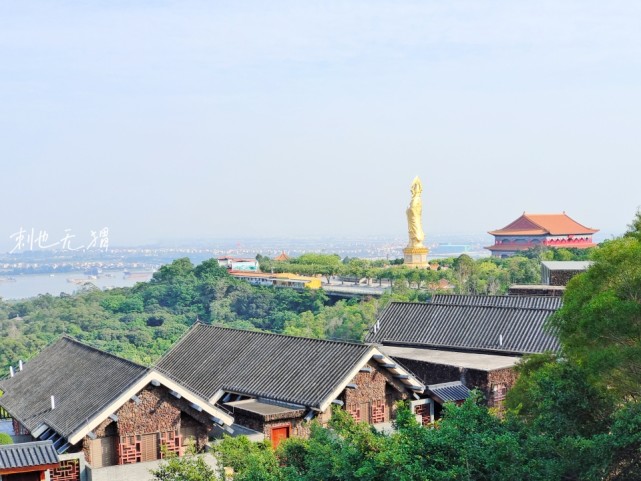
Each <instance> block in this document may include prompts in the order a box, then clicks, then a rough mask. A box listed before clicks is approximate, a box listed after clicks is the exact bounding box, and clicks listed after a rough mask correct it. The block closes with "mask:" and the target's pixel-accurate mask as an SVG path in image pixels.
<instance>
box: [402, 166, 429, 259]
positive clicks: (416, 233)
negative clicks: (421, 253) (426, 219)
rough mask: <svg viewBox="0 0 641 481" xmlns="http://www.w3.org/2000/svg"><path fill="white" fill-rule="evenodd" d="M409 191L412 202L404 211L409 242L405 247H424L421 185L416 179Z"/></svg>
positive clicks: (416, 178) (415, 178)
mask: <svg viewBox="0 0 641 481" xmlns="http://www.w3.org/2000/svg"><path fill="white" fill-rule="evenodd" d="M410 191H411V192H412V200H411V201H410V206H409V207H408V208H407V210H406V211H405V213H406V214H407V231H408V233H409V236H410V242H409V244H407V247H424V246H423V240H424V239H425V233H424V232H423V225H422V221H421V216H422V215H423V202H422V201H421V193H422V192H423V185H422V184H421V180H420V179H419V178H418V177H414V181H413V182H412V186H411V187H410Z"/></svg>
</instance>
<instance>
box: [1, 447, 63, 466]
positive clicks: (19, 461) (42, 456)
mask: <svg viewBox="0 0 641 481" xmlns="http://www.w3.org/2000/svg"><path fill="white" fill-rule="evenodd" d="M59 462H60V460H59V458H58V453H57V452H56V450H55V449H54V447H53V443H52V442H51V441H37V442H32V443H20V444H9V445H6V446H0V473H1V472H2V471H3V470H8V469H13V468H29V467H33V468H37V467H38V466H46V465H51V464H58V463H59Z"/></svg>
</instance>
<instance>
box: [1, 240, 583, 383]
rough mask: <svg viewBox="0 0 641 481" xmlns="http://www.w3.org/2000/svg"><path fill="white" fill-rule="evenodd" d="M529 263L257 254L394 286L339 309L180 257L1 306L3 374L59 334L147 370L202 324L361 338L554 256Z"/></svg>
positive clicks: (313, 294)
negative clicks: (392, 312) (422, 305)
mask: <svg viewBox="0 0 641 481" xmlns="http://www.w3.org/2000/svg"><path fill="white" fill-rule="evenodd" d="M561 251H562V250H560V251H555V252H557V253H558V252H561ZM555 255H558V254H555ZM564 255H565V254H564ZM567 255H574V254H573V253H570V252H569V251H568V252H567ZM567 255H565V257H567ZM528 256H529V257H521V256H519V257H513V258H510V259H497V258H486V259H479V260H473V259H471V258H470V257H469V256H467V255H462V256H460V257H458V258H452V259H441V260H439V261H438V263H437V264H433V266H432V267H433V269H429V270H418V269H408V268H407V267H404V266H403V265H402V264H401V263H399V262H391V263H389V264H386V263H385V262H384V261H382V260H379V261H370V260H365V259H348V258H346V259H341V258H340V257H339V256H337V255H327V254H304V255H302V256H300V257H298V258H295V259H290V260H289V261H287V262H276V261H273V260H270V259H268V258H265V257H262V256H258V257H259V261H260V262H261V265H262V267H263V268H264V269H265V270H274V271H288V272H294V273H301V274H307V275H321V276H330V277H331V276H336V275H338V276H342V277H341V278H342V279H347V280H346V282H367V283H370V284H373V283H376V282H379V283H381V282H382V281H383V280H391V281H392V283H393V288H392V292H391V293H389V294H386V295H384V296H383V297H382V298H379V299H368V300H365V301H361V302H359V301H357V300H350V301H346V300H342V301H338V302H336V301H335V300H332V299H329V298H328V297H327V296H326V295H325V294H324V293H323V292H322V291H313V290H305V291H296V290H290V289H277V288H267V287H253V286H251V285H249V284H247V283H246V282H244V281H242V280H238V279H234V278H233V277H231V276H229V275H228V274H227V272H226V270H225V269H223V268H221V267H219V266H218V264H217V262H216V260H215V259H210V260H207V261H204V262H202V263H201V264H199V265H197V266H194V265H193V264H192V263H191V262H190V261H189V259H186V258H183V259H177V260H175V261H173V262H172V263H170V264H167V265H165V266H163V267H161V269H160V270H159V271H158V272H156V273H155V274H154V276H153V278H152V279H151V281H150V282H147V283H139V284H137V285H136V286H135V287H132V288H122V289H114V290H110V291H105V292H102V291H99V290H86V291H83V292H80V293H78V294H75V295H73V296H69V295H62V296H59V297H56V296H51V295H41V296H38V297H36V298H33V299H28V300H22V301H18V302H15V301H14V302H6V301H2V300H0V369H1V370H2V371H0V372H7V369H8V366H9V365H14V366H15V365H16V364H17V362H18V360H20V359H22V360H27V359H29V358H30V357H32V356H33V355H35V354H36V353H38V352H39V351H40V350H42V349H43V348H44V347H45V346H46V345H48V344H49V343H51V342H52V341H54V340H55V339H57V338H58V337H59V336H60V335H62V334H67V335H70V336H73V337H75V338H76V339H79V340H81V341H84V342H87V343H89V344H91V345H93V346H96V347H99V348H102V349H105V350H107V351H109V352H112V353H114V354H117V355H120V356H123V357H126V358H129V359H132V360H134V361H138V362H141V363H143V364H148V363H151V362H153V361H154V360H155V359H157V358H158V357H159V356H160V355H162V354H163V353H164V352H166V351H167V350H168V349H169V348H170V346H171V345H172V344H173V343H174V342H175V341H176V339H178V338H179V337H180V336H181V335H182V334H183V333H184V332H185V331H186V330H187V329H188V328H189V326H190V325H192V324H193V323H194V322H195V321H196V320H197V319H199V320H201V321H203V322H208V323H215V324H221V325H226V326H230V327H237V328H244V329H259V330H265V331H270V332H277V333H284V334H291V335H300V336H309V337H319V338H332V339H344V340H362V339H363V337H364V335H365V333H366V331H367V329H368V328H369V327H370V326H371V325H372V324H373V323H374V322H375V320H376V317H377V315H378V314H379V313H380V312H381V310H382V309H383V308H384V307H385V306H386V305H387V303H389V301H390V300H392V299H394V300H402V301H425V300H427V299H428V298H429V296H430V295H431V293H434V292H440V291H444V292H457V293H464V294H470V293H477V294H501V293H505V292H506V290H507V288H508V286H509V284H511V283H532V282H538V280H539V275H540V273H539V270H540V260H539V259H540V258H543V257H546V256H547V257H549V256H550V251H537V253H536V255H532V254H531V253H528Z"/></svg>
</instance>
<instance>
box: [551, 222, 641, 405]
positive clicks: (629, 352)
mask: <svg viewBox="0 0 641 481" xmlns="http://www.w3.org/2000/svg"><path fill="white" fill-rule="evenodd" d="M640 227H641V213H637V215H636V218H635V221H634V222H633V224H632V226H631V227H630V230H629V231H628V232H627V233H626V234H625V235H624V236H623V237H621V238H618V239H615V240H610V241H606V242H604V243H603V244H602V245H601V247H600V248H599V249H597V250H596V251H595V252H594V253H593V260H594V264H593V265H592V266H591V267H590V268H589V269H588V270H587V271H585V272H584V273H582V274H579V275H577V276H575V277H574V278H572V279H571V280H570V282H569V283H568V286H567V290H566V293H565V296H564V302H563V307H562V308H561V309H560V310H559V311H558V312H557V313H556V315H555V316H553V317H552V319H551V322H550V324H551V326H552V327H553V328H554V329H557V330H558V333H559V338H560V340H561V343H562V344H563V349H564V352H565V353H566V354H567V356H568V357H569V358H570V359H572V360H574V361H575V362H577V363H578V364H580V365H581V366H583V367H585V369H587V370H588V372H589V373H590V375H591V376H592V378H593V379H594V380H595V381H597V382H598V383H599V384H601V385H602V386H608V387H609V388H610V389H612V390H614V391H616V392H618V393H619V394H620V395H621V396H622V398H626V397H627V396H634V397H639V396H641V232H639V230H638V229H639V228H640Z"/></svg>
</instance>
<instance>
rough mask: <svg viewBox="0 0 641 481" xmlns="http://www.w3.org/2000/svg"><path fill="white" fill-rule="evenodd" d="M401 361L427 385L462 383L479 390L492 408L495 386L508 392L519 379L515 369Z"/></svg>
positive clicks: (411, 360) (410, 360)
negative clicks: (484, 368)
mask: <svg viewBox="0 0 641 481" xmlns="http://www.w3.org/2000/svg"><path fill="white" fill-rule="evenodd" d="M399 361H400V362H401V363H402V364H403V365H404V366H405V367H407V368H408V369H409V370H411V371H412V372H413V373H414V374H416V375H417V376H418V377H419V378H420V379H421V381H423V382H424V383H425V384H440V383H443V382H452V381H461V382H462V383H463V384H464V385H465V386H467V387H468V388H469V389H475V388H476V389H479V390H480V391H481V392H482V393H483V395H484V396H485V399H486V402H487V404H488V405H489V406H491V407H493V406H494V405H495V400H494V397H495V396H494V391H493V386H495V385H505V388H506V390H509V389H510V388H511V387H512V386H513V385H514V383H515V382H516V378H517V374H516V371H515V370H514V369H513V368H505V369H497V370H494V371H483V370H480V369H467V368H462V367H457V366H448V365H445V364H434V363H430V362H425V361H416V360H413V359H399ZM497 407H498V406H497Z"/></svg>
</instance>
